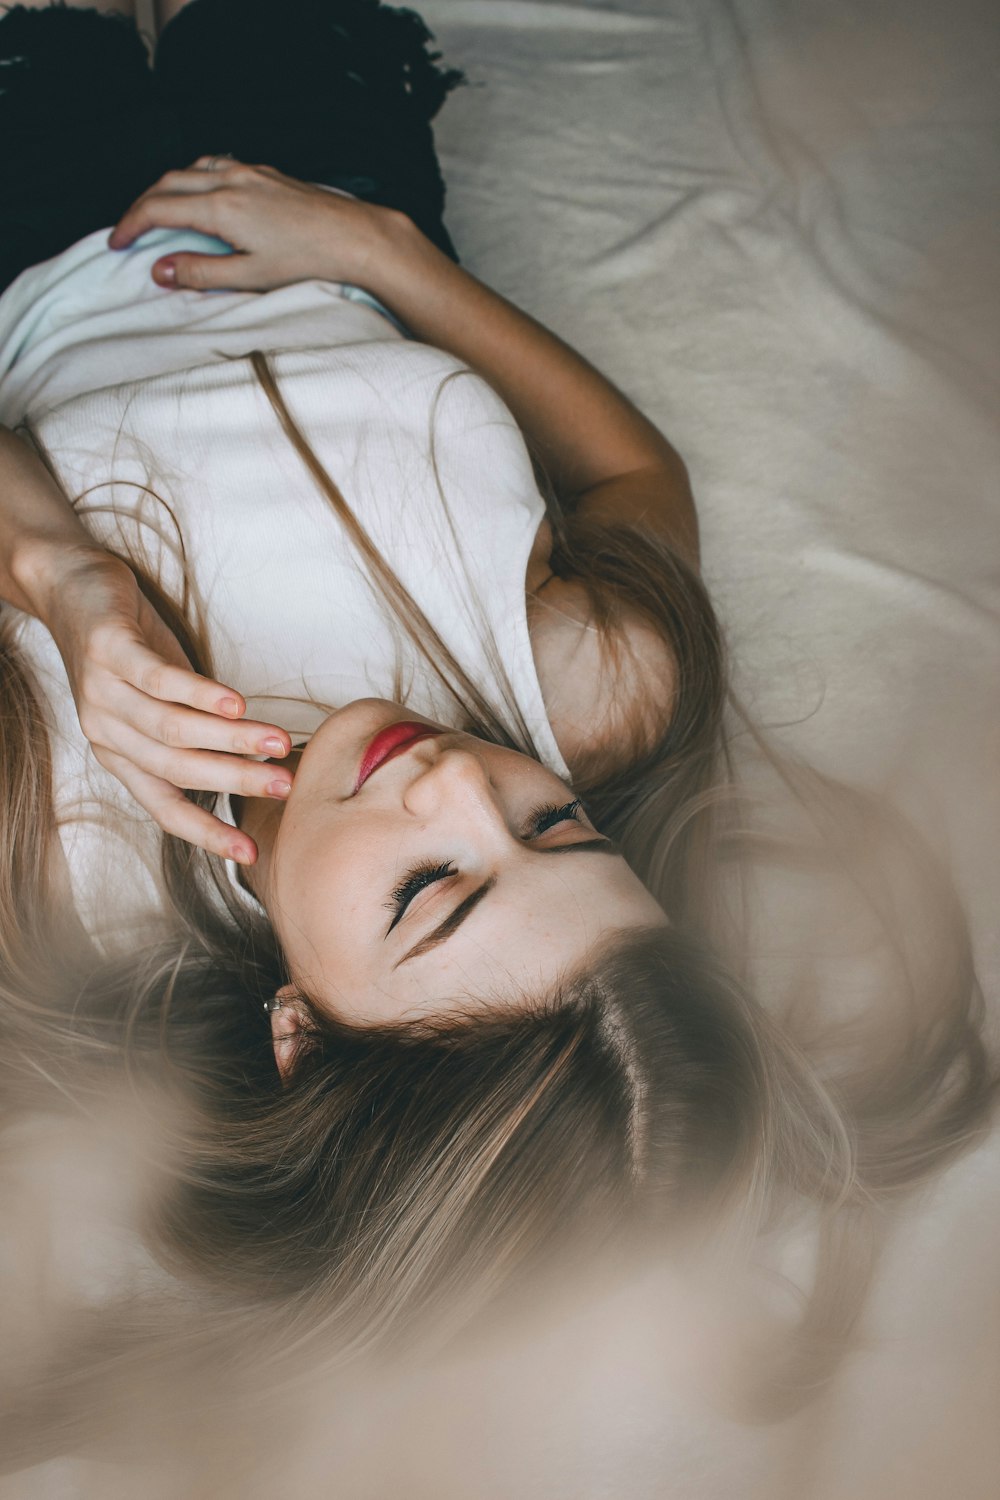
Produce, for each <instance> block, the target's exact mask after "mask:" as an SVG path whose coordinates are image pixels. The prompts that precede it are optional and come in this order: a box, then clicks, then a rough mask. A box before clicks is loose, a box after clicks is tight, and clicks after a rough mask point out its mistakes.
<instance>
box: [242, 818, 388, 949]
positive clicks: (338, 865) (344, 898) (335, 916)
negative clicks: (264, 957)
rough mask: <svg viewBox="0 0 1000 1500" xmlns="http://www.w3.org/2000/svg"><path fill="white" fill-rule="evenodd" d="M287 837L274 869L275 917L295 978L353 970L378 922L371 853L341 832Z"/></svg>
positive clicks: (300, 832)
mask: <svg viewBox="0 0 1000 1500" xmlns="http://www.w3.org/2000/svg"><path fill="white" fill-rule="evenodd" d="M289 833H290V834H291V835H292V836H291V837H290V838H289V839H288V840H287V842H284V841H283V847H282V848H281V850H280V853H279V858H278V860H277V861H276V865H275V880H274V897H275V899H274V903H273V906H272V911H271V917H272V920H273V922H274V926H275V931H276V932H277V935H278V940H279V942H280V943H281V945H282V947H283V949H284V951H285V956H286V958H287V960H288V963H289V967H290V968H291V969H292V970H293V977H300V976H301V973H304V972H305V971H307V970H308V971H309V972H312V971H313V970H315V969H317V968H318V969H319V970H321V971H322V973H323V974H326V972H327V971H328V970H330V969H331V968H332V967H333V966H336V967H337V969H339V970H341V971H343V970H344V969H352V970H353V969H355V968H356V966H357V963H358V960H359V957H360V955H361V953H362V950H363V949H364V947H365V944H367V943H368V942H370V936H371V933H372V931H373V929H374V928H377V925H378V919H379V912H378V910H377V908H378V899H377V898H376V897H373V896H372V894H371V891H372V886H373V879H372V872H371V868H370V866H371V852H370V850H366V849H365V848H364V846H363V844H361V845H359V841H357V840H349V839H347V838H346V837H345V836H344V834H343V831H342V830H340V832H339V836H338V831H337V830H335V829H332V828H330V829H320V828H317V827H316V826H313V827H311V828H300V829H298V830H295V829H289ZM356 845H359V846H358V847H355V846H356ZM373 907H374V908H376V910H375V911H374V913H373ZM388 921H389V917H388V914H386V923H387V924H388ZM296 970H298V971H300V974H299V976H297V975H296V974H295V972H294V971H296Z"/></svg>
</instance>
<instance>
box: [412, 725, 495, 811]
mask: <svg viewBox="0 0 1000 1500" xmlns="http://www.w3.org/2000/svg"><path fill="white" fill-rule="evenodd" d="M419 750H423V751H425V754H426V760H425V761H424V766H423V769H422V770H421V771H420V773H419V775H417V776H415V777H414V778H413V780H412V781H411V782H410V783H409V785H408V786H407V788H406V790H405V792H404V794H403V804H404V806H405V807H406V810H407V812H410V813H412V814H413V815H414V816H415V817H418V818H420V819H422V820H423V821H427V822H429V821H432V820H437V819H439V818H441V817H443V816H447V815H448V814H450V813H458V814H460V815H461V818H462V821H463V824H464V825H465V826H466V827H468V826H469V824H470V820H474V821H475V823H476V825H477V826H479V825H482V826H487V825H488V826H493V827H496V828H498V829H503V831H504V832H506V823H505V821H504V817H503V812H502V809H501V808H500V806H499V803H498V799H497V794H496V789H495V787H494V785H493V782H492V780H491V778H490V773H489V770H488V768H487V766H486V764H485V762H484V761H483V760H482V758H481V757H480V756H479V755H477V754H476V752H475V750H470V749H468V748H466V747H464V746H453V747H451V748H438V742H437V741H436V740H428V741H426V743H425V745H421V746H420V747H418V752H417V753H419Z"/></svg>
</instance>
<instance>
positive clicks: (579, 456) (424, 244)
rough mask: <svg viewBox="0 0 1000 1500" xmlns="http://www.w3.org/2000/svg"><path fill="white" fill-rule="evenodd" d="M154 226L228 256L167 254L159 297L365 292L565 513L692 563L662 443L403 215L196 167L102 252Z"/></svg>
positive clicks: (597, 380)
mask: <svg viewBox="0 0 1000 1500" xmlns="http://www.w3.org/2000/svg"><path fill="white" fill-rule="evenodd" d="M210 163H213V165H211V166H210V165H209V164H210ZM154 227H172V228H181V227H185V228H193V229H200V230H202V231H203V232H205V233H208V234H213V235H217V236H219V237H220V238H222V239H224V240H227V241H228V242H229V243H230V244H231V245H234V246H235V247H237V250H236V253H235V254H233V255H224V256H209V255H196V254H191V253H184V254H176V255H167V256H164V257H163V258H161V260H159V261H157V262H156V264H155V266H154V268H153V275H154V278H155V279H156V280H158V281H159V282H160V283H161V284H163V285H165V286H176V287H188V288H195V289H204V290H209V289H215V288H222V287H232V288H239V289H248V290H249V289H252V290H266V289H269V288H271V287H275V286H280V285H285V284H287V283H288V282H292V281H299V280H307V279H312V278H317V279H322V280H330V281H340V282H350V283H354V284H356V285H360V286H364V287H365V288H366V289H367V290H369V291H371V292H372V293H373V294H374V295H375V296H376V297H378V298H379V299H380V300H381V301H382V302H384V303H385V304H386V306H387V307H389V308H390V310H391V311H392V312H393V313H395V314H396V316H397V317H398V318H399V319H400V321H401V322H403V323H404V324H405V325H406V326H407V327H408V328H409V329H410V330H411V332H412V333H413V334H414V336H415V337H416V338H418V339H421V340H422V341H423V342H425V343H428V344H433V345H434V346H435V347H437V348H439V349H444V350H445V351H446V352H448V353H449V354H453V355H454V356H455V357H456V358H458V359H460V360H462V361H463V362H464V363H466V364H468V365H470V366H471V367H472V368H473V369H474V370H476V371H477V372H478V373H479V374H481V375H482V376H483V377H484V378H485V379H486V380H488V381H489V383H490V384H491V385H492V386H493V387H494V389H495V390H496V391H497V392H498V393H499V395H500V396H501V397H502V398H503V400H504V401H505V402H506V404H507V405H508V407H509V408H510V410H511V411H512V413H513V414H514V417H515V418H516V420H517V422H518V424H519V426H520V427H521V429H522V431H523V432H524V433H525V434H526V435H527V437H528V439H529V441H530V442H531V444H532V446H533V447H534V449H535V451H536V453H537V455H538V457H539V458H540V459H541V461H542V463H543V464H544V466H545V468H546V470H547V472H548V474H549V476H550V478H551V480H552V482H553V484H554V486H555V489H556V493H557V494H558V495H559V496H560V498H561V499H562V501H563V502H564V503H565V504H567V505H570V506H581V507H584V508H585V509H586V510H587V511H588V513H590V514H592V515H594V516H595V517H599V518H601V519H607V520H614V519H618V520H627V521H630V522H632V523H635V524H639V525H646V526H649V527H651V528H655V529H656V530H658V531H660V532H661V533H662V534H664V535H666V537H667V539H668V540H669V541H670V543H671V544H672V545H674V546H675V547H677V548H678V549H679V550H681V551H682V552H684V553H685V555H686V556H687V557H688V559H689V560H690V561H695V562H696V561H697V550H698V526H697V519H696V515H695V509H694V502H693V500H692V496H691V490H690V486H689V484H688V478H687V471H686V469H685V467H684V464H683V462H682V460H681V458H680V456H679V455H678V453H677V452H676V450H675V449H674V448H673V447H672V445H671V444H670V443H669V442H668V441H667V439H666V438H665V437H663V435H662V434H661V433H660V432H659V431H658V430H657V429H656V428H655V427H654V426H653V424H652V423H651V422H649V421H647V420H646V418H645V417H643V416H642V415H641V413H640V412H639V411H637V410H636V408H635V407H634V406H633V405H632V403H631V402H630V401H628V400H627V399H626V397H625V396H623V395H622V393H621V392H620V391H618V390H616V389H615V387H614V386H613V385H612V384H611V382H610V381H608V380H606V379H605V378H604V376H603V375H600V374H599V373H598V372H597V371H596V370H595V369H594V368H593V367H592V366H591V365H589V364H588V363H587V361H586V360H584V359H583V358H582V357H581V356H580V355H579V354H576V353H575V352H574V351H573V350H572V349H570V348H569V347H568V345H566V344H564V343H563V342H562V341H561V340H560V339H558V338H557V337H556V336H555V334H552V333H550V332H549V331H548V330H547V329H545V328H543V327H542V326H541V324H540V323H537V322H536V321H535V320H534V319H533V318H531V317H529V316H528V315H527V314H526V313H523V312H521V311H519V310H518V309H517V308H516V307H514V306H513V305H512V304H511V303H510V302H507V301H506V300H505V299H504V298H503V297H501V296H499V295H498V294H497V293H496V292H493V291H490V289H489V288H488V287H486V286H484V285H483V284H482V283H481V282H479V281H477V280H476V278H475V277H474V276H471V275H470V274H469V272H468V271H465V270H463V269H461V268H460V267H459V266H456V265H455V264H454V263H453V262H452V261H451V260H449V259H448V257H447V256H446V255H444V254H442V252H441V251H440V250H438V249H437V248H436V247H435V246H434V245H432V244H431V243H430V241H429V240H427V239H426V237H425V236H424V235H422V234H421V233H420V231H419V230H418V229H417V228H416V227H415V226H414V225H413V224H412V222H411V221H410V220H409V219H408V218H406V216H405V215H404V214H400V213H397V212H395V211H394V210H391V209H385V208H378V207H375V206H374V205H372V204H368V203H364V202H361V201H360V200H356V199H351V198H347V197H343V196H339V195H335V194H332V193H329V192H326V191H324V190H323V189H321V188H317V187H315V186H313V185H311V184H308V183H301V182H297V181H296V180H295V179H293V178H288V177H285V176H284V175H283V174H282V173H280V172H277V171H275V170H274V169H273V168H270V167H250V166H245V165H244V164H242V163H240V162H232V161H225V162H220V161H217V160H216V159H215V158H200V159H199V163H196V164H195V166H194V167H192V168H188V169H186V170H184V171H178V172H168V173H167V174H166V176H165V177H163V178H161V180H160V181H159V182H158V183H156V184H154V186H153V187H152V188H151V189H150V190H149V191H148V192H147V193H145V194H143V196H142V197H141V198H140V199H138V200H137V202H136V203H135V204H133V206H132V207H131V208H130V209H129V210H128V212H127V213H126V214H125V215H124V216H123V218H122V219H121V221H120V222H119V224H118V225H117V226H116V228H115V230H114V231H113V233H112V235H111V238H110V241H109V243H110V245H111V246H112V247H114V248H124V247H126V246H127V245H129V244H131V243H132V241H133V240H134V239H135V238H136V237H137V236H138V235H140V234H143V233H145V231H146V230H148V229H151V228H154Z"/></svg>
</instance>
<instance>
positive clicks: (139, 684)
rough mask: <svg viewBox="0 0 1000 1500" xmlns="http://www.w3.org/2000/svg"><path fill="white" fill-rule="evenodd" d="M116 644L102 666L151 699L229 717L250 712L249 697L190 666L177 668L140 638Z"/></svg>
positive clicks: (101, 663)
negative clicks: (247, 700)
mask: <svg viewBox="0 0 1000 1500" xmlns="http://www.w3.org/2000/svg"><path fill="white" fill-rule="evenodd" d="M115 644H116V649H115V650H114V651H111V650H109V651H108V652H107V657H106V659H105V660H102V661H101V662H100V665H101V666H103V667H104V668H105V670H106V671H110V672H112V673H113V674H114V675H115V676H117V677H121V678H123V679H124V680H125V682H126V683H128V684H130V685H131V686H132V687H133V688H135V689H137V690H138V691H139V692H140V693H144V694H145V695H146V697H147V698H156V699H159V700H160V701H161V702H164V703H174V704H183V705H185V706H186V707H187V708H194V709H198V710H199V711H200V712H201V713H206V714H222V715H223V716H224V717H225V718H227V719H239V718H242V716H243V715H244V714H245V713H246V711H247V705H246V699H245V698H244V697H243V694H242V693H238V692H237V691H236V689H235V688H231V687H227V686H226V685H225V683H222V682H214V681H213V680H212V678H210V677H203V676H202V675H201V674H200V673H199V672H193V671H192V670H191V668H190V667H176V666H174V665H173V664H172V663H171V662H167V661H164V659H163V657H162V656H158V655H157V653H156V652H155V651H150V649H149V647H148V646H145V645H143V644H142V643H141V642H140V641H136V640H134V639H128V640H126V641H125V642H124V644H122V643H120V642H119V641H118V640H116V643H115Z"/></svg>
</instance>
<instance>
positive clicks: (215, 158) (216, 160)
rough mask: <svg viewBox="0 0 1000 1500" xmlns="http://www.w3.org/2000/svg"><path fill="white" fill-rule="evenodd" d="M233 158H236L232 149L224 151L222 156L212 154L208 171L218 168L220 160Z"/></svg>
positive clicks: (231, 159)
mask: <svg viewBox="0 0 1000 1500" xmlns="http://www.w3.org/2000/svg"><path fill="white" fill-rule="evenodd" d="M233 160H234V157H233V153H232V152H231V151H224V152H223V153H222V155H221V156H210V157H209V158H208V166H207V168H206V171H208V172H214V171H215V169H216V167H217V166H218V165H219V162H220V161H233Z"/></svg>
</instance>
